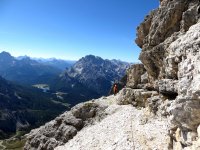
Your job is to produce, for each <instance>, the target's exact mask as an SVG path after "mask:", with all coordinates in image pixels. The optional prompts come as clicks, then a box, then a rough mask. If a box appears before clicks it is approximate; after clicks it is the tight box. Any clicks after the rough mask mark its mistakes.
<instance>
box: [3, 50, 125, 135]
mask: <svg viewBox="0 0 200 150" xmlns="http://www.w3.org/2000/svg"><path fill="white" fill-rule="evenodd" d="M67 63H68V62H67V61H64V60H56V59H50V60H49V59H48V60H46V59H40V60H36V59H33V58H30V57H28V56H25V57H24V56H23V57H18V58H15V57H13V56H11V54H9V53H8V52H2V53H0V108H1V111H0V131H1V132H0V138H5V137H7V136H8V135H11V134H13V133H15V132H18V131H21V130H22V131H24V130H29V129H31V128H33V127H37V126H39V125H41V124H43V123H45V122H47V121H49V120H51V119H53V118H54V117H55V116H57V115H58V114H60V113H61V112H63V111H64V110H67V109H68V108H69V107H70V106H74V105H76V104H78V103H80V102H83V101H86V100H88V99H93V98H98V97H101V96H103V95H108V93H109V90H110V88H111V86H112V84H113V83H114V82H117V80H118V79H119V78H121V77H122V76H123V75H124V74H125V70H126V69H127V67H129V63H126V62H122V61H119V60H104V59H102V58H100V57H97V56H93V55H88V56H85V57H83V58H81V59H80V60H78V61H76V62H69V63H68V65H67ZM64 64H66V67H62V66H63V65H64ZM64 68H65V70H64V71H63V69H64Z"/></svg>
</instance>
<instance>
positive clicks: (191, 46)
mask: <svg viewBox="0 0 200 150" xmlns="http://www.w3.org/2000/svg"><path fill="white" fill-rule="evenodd" d="M199 14H200V1H199V0H173V1H171V0H160V6H159V8H158V9H156V10H153V11H152V12H151V13H150V14H149V15H148V16H147V17H146V18H145V20H144V22H143V23H141V25H140V26H139V27H138V29H137V31H138V37H137V39H136V43H137V44H138V46H140V47H141V48H142V52H141V54H140V57H139V58H140V60H141V61H142V63H143V65H144V68H145V69H146V70H147V74H148V79H149V80H148V83H146V85H148V86H150V87H151V89H153V90H155V91H158V93H159V96H160V97H162V101H164V102H166V103H158V104H157V106H158V107H157V109H158V111H157V112H161V114H162V115H166V116H167V117H168V118H169V120H170V122H171V129H170V131H169V133H170V136H171V139H172V141H173V142H172V143H173V144H172V148H173V149H198V148H197V147H198V146H200V144H199V143H200V142H199V140H198V139H199V136H198V134H197V128H198V126H199V124H200V117H199V116H200V68H199V67H200V22H199V17H200V15H199ZM148 86H146V87H148ZM144 87H145V86H144ZM146 89H147V88H146ZM151 99H152V98H151ZM162 105H163V106H162ZM151 106H152V105H151ZM153 107H155V105H153Z"/></svg>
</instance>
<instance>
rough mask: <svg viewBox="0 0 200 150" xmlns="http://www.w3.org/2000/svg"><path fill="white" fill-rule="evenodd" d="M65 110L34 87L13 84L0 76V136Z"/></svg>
mask: <svg viewBox="0 0 200 150" xmlns="http://www.w3.org/2000/svg"><path fill="white" fill-rule="evenodd" d="M64 110H66V107H64V106H62V105H60V104H55V103H54V102H52V101H51V99H50V97H49V96H48V95H46V94H44V93H41V92H40V91H38V90H36V89H32V88H30V89H27V88H24V87H21V86H18V85H14V84H12V83H10V82H8V81H6V80H4V79H3V78H1V77H0V131H1V132H0V138H5V137H8V136H9V135H11V134H15V133H16V131H26V130H29V129H31V128H33V127H37V126H39V125H41V124H43V123H44V122H47V121H49V120H51V119H53V118H54V117H55V116H56V115H58V114H60V113H61V112H62V111H64Z"/></svg>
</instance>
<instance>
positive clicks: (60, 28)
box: [0, 0, 159, 62]
mask: <svg viewBox="0 0 200 150" xmlns="http://www.w3.org/2000/svg"><path fill="white" fill-rule="evenodd" d="M158 5H159V1H158V0H153V1H152V2H151V3H147V2H146V1H145V0H137V1H132V0H126V1H123V0H117V1H116V0H109V1H107V0H95V1H94V0H84V1H83V0H59V1H56V0H42V1H41V0H29V1H27V0H14V1H13V0H12V1H11V0H1V1H0V51H7V52H9V53H11V54H12V55H13V56H23V55H27V56H31V57H36V58H39V57H42V58H52V57H53V58H54V57H55V58H58V59H63V60H79V59H80V58H82V57H84V56H86V55H90V54H91V55H95V56H99V57H102V58H103V59H120V60H122V61H126V62H137V61H138V56H139V53H140V51H141V50H140V48H139V47H138V46H137V45H136V44H135V43H134V40H135V38H136V28H137V26H138V25H139V24H140V23H141V22H142V21H143V20H144V16H146V15H147V14H148V13H149V12H150V11H151V10H152V9H155V8H157V7H158Z"/></svg>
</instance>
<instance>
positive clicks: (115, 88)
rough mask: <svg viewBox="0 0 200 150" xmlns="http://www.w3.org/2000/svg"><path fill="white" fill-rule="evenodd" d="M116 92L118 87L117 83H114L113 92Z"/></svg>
mask: <svg viewBox="0 0 200 150" xmlns="http://www.w3.org/2000/svg"><path fill="white" fill-rule="evenodd" d="M117 92H118V88H117V84H115V85H114V87H113V93H114V95H116V94H117Z"/></svg>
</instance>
